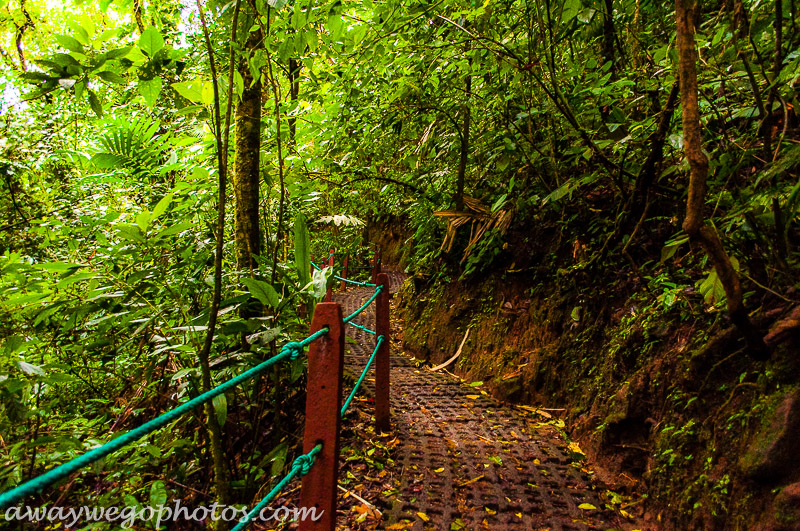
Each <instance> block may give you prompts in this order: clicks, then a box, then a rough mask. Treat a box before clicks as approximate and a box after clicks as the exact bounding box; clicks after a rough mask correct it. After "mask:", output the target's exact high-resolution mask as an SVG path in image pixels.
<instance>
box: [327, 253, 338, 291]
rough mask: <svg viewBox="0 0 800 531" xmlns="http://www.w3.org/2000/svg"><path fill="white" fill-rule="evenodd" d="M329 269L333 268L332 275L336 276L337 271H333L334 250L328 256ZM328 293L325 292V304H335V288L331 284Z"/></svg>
mask: <svg viewBox="0 0 800 531" xmlns="http://www.w3.org/2000/svg"><path fill="white" fill-rule="evenodd" d="M328 267H330V268H331V275H335V274H336V271H334V270H333V249H331V250H330V254H328ZM329 286H330V287H329V288H328V291H327V292H325V302H333V286H332V285H331V284H329Z"/></svg>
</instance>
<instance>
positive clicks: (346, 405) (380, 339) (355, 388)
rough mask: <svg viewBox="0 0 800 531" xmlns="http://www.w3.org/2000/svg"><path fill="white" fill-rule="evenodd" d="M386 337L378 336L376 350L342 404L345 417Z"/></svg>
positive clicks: (342, 413)
mask: <svg viewBox="0 0 800 531" xmlns="http://www.w3.org/2000/svg"><path fill="white" fill-rule="evenodd" d="M373 333H374V332H373ZM384 339H386V338H385V337H384V336H378V340H377V341H376V342H375V350H373V351H372V355H371V356H370V357H369V360H368V361H367V364H366V365H365V366H364V370H363V371H361V376H359V377H358V380H357V381H356V385H355V386H353V390H352V391H350V395H348V397H347V400H345V401H344V405H343V406H342V412H341V415H342V416H343V417H344V414H345V413H347V408H349V407H350V402H352V401H353V398H355V396H356V392H357V391H358V388H359V387H361V384H362V383H363V382H364V378H366V377H367V371H369V368H370V366H371V365H372V362H373V361H375V356H376V355H377V354H378V350H379V349H380V348H381V345H382V344H383V340H384Z"/></svg>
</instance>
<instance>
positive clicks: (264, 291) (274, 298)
mask: <svg viewBox="0 0 800 531" xmlns="http://www.w3.org/2000/svg"><path fill="white" fill-rule="evenodd" d="M242 284H244V285H245V286H247V289H249V290H250V294H251V295H253V297H255V298H256V299H258V300H259V301H261V303H262V304H264V305H265V306H272V307H273V308H277V307H278V303H280V296H279V295H278V292H277V291H275V288H273V287H272V285H271V284H269V283H267V282H264V281H263V280H256V279H254V278H243V279H242Z"/></svg>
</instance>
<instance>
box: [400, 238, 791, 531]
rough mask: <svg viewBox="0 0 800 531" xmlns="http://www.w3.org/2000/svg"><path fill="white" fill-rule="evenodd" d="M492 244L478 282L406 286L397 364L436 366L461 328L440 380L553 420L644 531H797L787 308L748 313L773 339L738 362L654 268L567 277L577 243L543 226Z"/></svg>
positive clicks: (722, 328)
mask: <svg viewBox="0 0 800 531" xmlns="http://www.w3.org/2000/svg"><path fill="white" fill-rule="evenodd" d="M398 239H400V238H398ZM506 239H507V240H508V241H514V242H515V245H513V246H509V247H511V248H512V249H513V251H510V250H509V251H506V250H505V248H504V251H503V253H501V254H500V255H499V256H498V257H497V258H496V259H495V261H494V263H493V265H492V271H491V272H490V273H487V274H485V275H484V276H482V277H480V278H476V277H473V278H470V279H467V280H455V279H451V278H448V277H447V276H446V275H443V274H431V275H422V276H421V275H417V276H415V277H413V278H409V279H408V280H407V282H406V284H405V285H404V287H403V289H402V290H401V292H400V295H399V296H400V300H399V304H398V307H399V310H400V312H401V314H402V318H403V320H404V322H405V336H404V337H405V340H404V341H405V344H404V347H405V348H406V349H407V350H408V351H411V352H414V353H415V354H416V355H417V357H420V358H424V359H426V360H429V361H430V362H432V363H441V362H442V361H444V360H446V359H448V358H450V357H451V356H452V355H453V354H454V353H455V351H456V349H457V347H458V345H459V344H460V343H461V341H462V339H463V337H464V335H465V333H466V331H467V329H469V330H470V333H469V337H468V339H467V341H466V342H465V344H464V348H463V352H462V354H461V356H460V358H459V359H458V361H457V362H456V363H454V364H453V365H452V366H451V369H452V370H454V371H455V372H456V373H457V374H459V375H461V376H463V377H465V378H467V379H470V380H472V381H475V380H482V381H484V382H486V383H490V388H491V391H492V393H493V394H494V395H495V396H496V397H498V398H500V399H503V400H508V401H512V402H518V403H527V404H536V405H545V406H548V407H552V408H564V409H565V410H564V412H563V416H564V418H565V420H566V421H567V425H568V426H569V427H570V429H571V430H572V433H571V435H572V437H573V438H574V439H576V440H578V441H579V442H580V443H581V445H582V447H583V449H584V450H585V451H587V452H588V453H589V455H590V457H591V458H592V460H593V461H594V462H595V463H598V464H600V465H601V466H602V467H603V468H604V470H603V471H602V476H603V477H602V479H603V480H604V481H606V482H607V483H610V484H612V485H613V486H614V488H615V489H616V490H617V491H618V492H620V493H623V494H627V493H631V492H636V491H638V492H646V493H647V494H648V496H649V501H648V503H649V507H648V509H649V510H648V512H649V513H650V514H652V515H654V516H653V521H652V524H653V528H658V527H661V526H663V528H665V529H761V530H767V529H769V530H780V529H783V530H791V529H800V514H798V513H800V510H799V509H798V507H800V494H798V493H800V484H799V483H798V482H800V459H798V458H797V456H796V453H795V452H793V451H792V450H790V448H791V447H792V445H793V444H794V445H796V441H798V440H800V393H798V392H797V391H793V390H794V389H796V388H797V387H798V383H799V382H800V356H798V355H797V351H798V345H799V344H800V342H798V337H797V327H796V325H797V324H800V322H795V323H794V324H793V322H792V318H794V320H795V321H797V317H796V316H792V315H791V312H792V307H791V305H790V304H789V303H782V304H773V305H772V306H771V309H770V310H769V311H766V310H763V309H762V311H761V312H760V313H759V314H758V316H757V317H758V318H759V319H760V320H761V324H762V325H763V326H764V327H765V329H766V327H767V326H768V325H772V326H773V328H774V327H775V326H782V327H784V328H786V329H787V330H786V331H785V332H784V333H783V334H782V341H780V342H779V344H778V345H777V347H776V349H775V351H774V353H773V355H772V358H771V360H770V361H768V362H754V361H751V360H750V359H749V358H748V357H747V355H746V354H745V353H744V350H743V343H742V342H741V341H740V340H739V338H738V336H737V334H736V333H735V332H734V331H732V330H730V329H729V323H728V322H727V320H726V318H725V317H724V315H723V314H722V312H719V311H717V312H706V311H704V310H703V297H702V296H701V295H699V294H697V293H695V292H694V290H693V289H692V287H691V286H692V281H691V279H690V280H689V281H688V286H690V287H686V286H681V285H677V286H676V285H675V284H671V283H670V282H669V280H670V279H671V278H672V279H674V278H675V273H674V272H673V271H668V270H667V268H668V267H670V266H669V264H667V265H665V266H663V267H662V268H660V269H655V271H656V274H654V273H652V272H650V273H648V275H650V276H646V275H642V276H640V275H638V274H636V273H635V272H634V271H631V268H630V267H628V266H626V265H625V264H617V265H616V266H615V268H616V270H611V269H610V268H609V269H607V270H600V271H598V270H595V271H591V272H589V271H585V270H580V269H575V268H570V267H569V266H571V265H572V264H574V263H576V262H577V261H579V260H580V259H581V257H580V256H579V254H580V252H581V249H580V242H579V241H577V240H576V241H575V242H564V241H561V238H560V237H557V236H556V230H555V228H554V227H550V228H542V227H538V228H537V229H536V231H535V233H528V234H516V235H511V237H510V238H508V237H507V238H506ZM400 240H401V241H402V239H400ZM398 248H399V249H402V244H401V245H400V246H399V247H398ZM395 256H397V255H395ZM457 259H458V258H456V260H457ZM661 270H663V272H660V271H661ZM691 273H692V272H691V271H689V274H691ZM793 326H794V328H793ZM790 441H794V443H792V442H790ZM630 510H631V511H633V510H634V508H631V509H630ZM658 522H660V524H659V523H658Z"/></svg>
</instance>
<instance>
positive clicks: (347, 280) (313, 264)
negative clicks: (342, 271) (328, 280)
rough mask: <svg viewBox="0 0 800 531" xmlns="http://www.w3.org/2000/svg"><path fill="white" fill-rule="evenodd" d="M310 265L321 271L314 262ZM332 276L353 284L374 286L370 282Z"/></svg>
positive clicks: (367, 286)
mask: <svg viewBox="0 0 800 531" xmlns="http://www.w3.org/2000/svg"><path fill="white" fill-rule="evenodd" d="M311 265H312V266H314V269H316V270H317V271H322V268H320V267H319V266H318V265H317V264H315V263H314V262H311ZM333 278H335V279H336V280H343V281H345V282H347V283H348V284H353V285H355V286H363V287H366V288H374V287H375V284H370V283H369V282H359V281H358V280H352V279H349V278H344V277H340V276H339V275H333Z"/></svg>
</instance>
